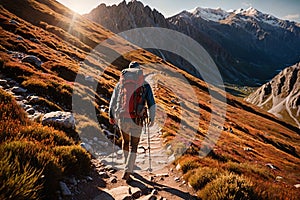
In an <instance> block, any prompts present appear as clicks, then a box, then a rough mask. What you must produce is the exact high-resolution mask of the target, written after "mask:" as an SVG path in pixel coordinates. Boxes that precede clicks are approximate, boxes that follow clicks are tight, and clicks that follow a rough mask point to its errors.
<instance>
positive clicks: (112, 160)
mask: <svg viewBox="0 0 300 200" xmlns="http://www.w3.org/2000/svg"><path fill="white" fill-rule="evenodd" d="M117 128H118V126H117V125H116V124H115V125H114V137H113V153H112V157H111V162H112V167H114V157H115V155H114V154H115V140H116V134H117Z"/></svg>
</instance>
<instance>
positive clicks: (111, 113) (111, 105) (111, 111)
mask: <svg viewBox="0 0 300 200" xmlns="http://www.w3.org/2000/svg"><path fill="white" fill-rule="evenodd" d="M118 93H119V84H117V85H116V87H115V89H114V91H113V94H112V96H111V99H110V103H109V110H108V115H109V118H110V119H115V118H116V115H115V109H116V104H117V95H118Z"/></svg>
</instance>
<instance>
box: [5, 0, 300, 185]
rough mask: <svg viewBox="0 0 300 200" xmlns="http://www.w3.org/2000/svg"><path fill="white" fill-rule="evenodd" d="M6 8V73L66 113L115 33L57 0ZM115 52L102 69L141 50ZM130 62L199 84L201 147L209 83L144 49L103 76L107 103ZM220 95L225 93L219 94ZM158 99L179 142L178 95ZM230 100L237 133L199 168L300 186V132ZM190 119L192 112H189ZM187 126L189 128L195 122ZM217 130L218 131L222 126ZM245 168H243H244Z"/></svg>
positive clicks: (224, 138) (230, 122)
mask: <svg viewBox="0 0 300 200" xmlns="http://www.w3.org/2000/svg"><path fill="white" fill-rule="evenodd" d="M2 4H3V7H4V8H3V7H2V8H0V20H1V31H0V40H1V43H0V44H1V46H0V55H1V60H2V62H3V66H1V73H3V74H5V75H6V76H8V77H11V78H13V79H15V80H17V81H18V82H19V83H20V84H21V85H22V86H23V87H26V88H28V89H29V90H30V91H33V92H35V93H36V94H38V95H40V96H43V97H45V98H46V99H48V100H49V101H51V102H52V103H53V104H56V105H57V106H59V107H61V108H62V109H64V110H70V109H71V95H72V87H73V81H74V79H75V76H76V75H77V72H78V69H79V66H80V62H81V61H83V60H84V59H85V58H86V55H87V54H88V53H89V52H90V50H91V49H93V48H94V47H95V46H96V45H97V44H99V43H100V42H101V41H103V40H104V39H106V38H108V37H110V36H111V35H112V33H111V32H109V31H107V30H105V29H104V28H102V27H101V26H99V25H96V24H94V23H92V22H89V21H88V20H86V19H84V18H82V17H80V16H78V15H76V14H74V13H72V12H71V11H69V10H68V9H66V8H64V7H62V6H61V5H60V4H58V3H56V2H54V1H41V0H40V1H20V4H19V3H18V5H16V4H14V3H11V1H9V0H4V1H3V3H2ZM21 8H22V9H21ZM6 9H7V10H6ZM8 10H9V11H8ZM13 13H14V14H13ZM29 13H30V14H29ZM32 16H36V17H32ZM11 19H15V20H16V21H18V22H19V23H18V25H13V24H11V23H9V20H11ZM16 35H20V36H22V37H23V38H24V39H23V40H18V39H17V37H16ZM30 38H36V39H38V41H39V42H34V41H31V40H30ZM107 46H108V48H107V49H106V52H100V53H98V56H99V58H100V63H102V64H103V65H105V64H107V65H108V63H107V57H106V55H107V54H108V53H118V51H119V50H124V49H128V50H130V49H132V50H133V49H134V48H133V46H132V45H130V44H128V42H126V41H123V40H121V39H119V38H117V39H116V40H115V41H114V42H112V43H110V44H108V45H107ZM8 50H10V51H11V50H13V51H19V52H23V53H26V54H33V55H36V56H38V57H39V58H40V59H41V60H42V61H43V65H42V67H41V68H40V69H37V68H35V67H34V66H31V65H29V64H22V63H20V61H19V60H18V59H17V58H13V57H12V56H11V55H10V54H8V53H7V51H8ZM129 60H138V61H140V62H141V63H156V64H161V66H163V69H164V70H169V71H171V72H174V71H177V72H180V73H181V74H183V75H184V76H185V77H186V78H187V79H188V80H189V81H190V82H191V83H192V84H193V88H194V90H195V91H196V94H197V97H198V100H199V102H198V103H199V105H200V108H199V111H200V113H201V121H200V125H199V128H198V133H199V137H198V140H199V141H201V139H203V137H204V136H205V133H206V132H207V129H208V127H209V120H210V116H211V114H210V110H211V105H210V101H209V100H210V96H209V94H208V92H207V90H206V89H205V88H206V87H207V86H206V84H205V83H203V82H202V81H200V80H198V79H196V78H194V77H192V76H190V75H188V74H186V73H185V72H183V71H181V70H178V69H176V68H175V67H174V66H171V65H170V64H168V63H165V62H163V61H162V60H161V59H159V58H157V57H156V56H153V55H151V54H150V53H148V52H146V51H144V50H135V51H132V52H131V53H129V54H127V55H122V56H121V55H120V58H119V59H117V60H116V61H115V62H113V63H112V64H111V65H110V68H107V69H106V71H105V75H103V76H101V77H100V78H99V77H98V78H97V77H96V78H97V79H98V90H100V91H101V93H102V94H105V95H106V97H110V95H111V92H112V89H113V86H114V84H115V83H116V82H117V80H118V75H119V73H120V69H122V68H124V67H125V66H126V65H127V64H128V63H129ZM89 62H90V63H91V64H93V65H94V67H95V68H96V69H101V67H102V65H101V64H99V62H96V61H94V60H92V59H91V60H89ZM153 70H154V71H157V72H158V73H159V71H160V70H161V68H158V67H155V66H154V67H153ZM80 73H81V74H80V75H81V76H84V75H85V74H88V73H90V72H87V71H81V72H80ZM80 75H79V76H80ZM173 81H174V84H182V85H183V87H185V85H184V83H176V81H177V80H173ZM81 87H82V90H87V87H86V86H83V85H82V86H81ZM45 91H47V95H45ZM216 91H218V90H217V89H216ZM155 92H156V98H157V102H158V104H159V105H160V106H161V107H164V109H165V110H166V112H167V115H168V119H167V120H166V124H165V126H164V127H163V132H164V133H165V137H166V142H169V141H170V140H172V138H173V136H172V135H176V130H177V125H178V122H177V121H178V117H177V118H176V115H178V116H180V115H179V113H180V112H179V111H178V112H177V114H176V112H174V110H173V109H172V107H173V106H176V105H175V104H174V103H172V102H171V100H172V99H173V98H174V97H175V96H174V94H173V96H172V95H170V91H168V89H167V88H164V87H158V88H157V89H156V91H155ZM93 95H94V96H96V97H97V98H96V99H97V103H98V105H105V106H106V107H107V106H108V101H107V99H106V98H104V97H100V96H98V95H97V94H95V92H94V91H91V96H93ZM227 101H228V107H227V113H226V123H225V126H227V127H232V128H233V131H234V134H230V133H228V132H225V131H224V132H222V134H221V137H220V140H219V141H218V143H217V145H216V147H215V148H214V150H213V152H212V153H211V154H210V155H209V156H208V157H207V158H205V159H204V160H200V161H199V160H196V162H199V163H200V166H203V165H208V166H210V167H224V168H226V167H228V166H227V165H230V163H232V162H233V163H246V164H249V165H253V166H259V167H260V168H262V169H264V170H266V171H268V172H269V173H273V172H271V170H270V169H268V168H267V167H266V166H265V164H267V163H272V164H273V165H275V166H276V167H278V168H279V169H280V170H276V171H274V174H275V175H274V176H271V178H269V179H268V180H269V181H270V182H272V181H273V179H274V178H275V176H282V177H284V181H285V182H286V183H287V184H288V187H290V186H291V185H293V184H296V183H299V181H300V180H299V175H300V173H299V172H300V168H299V166H300V159H299V157H300V146H299V144H300V136H299V134H297V132H299V129H297V128H295V127H293V126H291V125H289V124H286V123H284V122H282V121H280V120H278V119H275V118H274V117H273V116H272V115H270V114H268V113H266V112H265V111H263V110H260V109H259V108H257V107H255V106H252V105H250V104H247V103H245V102H242V101H241V100H240V99H237V98H235V97H233V96H231V95H229V94H227ZM192 103H193V102H191V104H192ZM98 105H96V109H97V110H98V112H99V113H100V111H99V110H100V109H99V108H98ZM187 112H191V111H189V110H188V109H187ZM99 120H100V122H101V123H107V114H106V113H101V114H100V117H99ZM181 120H182V121H185V122H186V124H188V123H189V121H190V120H191V119H188V118H186V119H181ZM87 121H88V120H87ZM96 128H97V127H96ZM214 128H215V129H216V130H217V127H214ZM186 132H187V134H188V133H189V132H192V130H191V129H190V128H189V126H187V129H186ZM197 145H199V143H197V142H195V141H194V148H195V149H197V148H198V147H197ZM244 147H251V148H252V149H253V151H244ZM194 157H197V156H194ZM193 159H194V158H193ZM238 167H241V166H239V165H238ZM241 169H242V167H241ZM242 171H243V170H242ZM243 173H245V174H246V175H247V176H249V177H255V178H256V175H255V173H248V174H247V173H246V172H245V171H243ZM260 178H261V177H260ZM258 179H259V178H258ZM272 187H273V186H272Z"/></svg>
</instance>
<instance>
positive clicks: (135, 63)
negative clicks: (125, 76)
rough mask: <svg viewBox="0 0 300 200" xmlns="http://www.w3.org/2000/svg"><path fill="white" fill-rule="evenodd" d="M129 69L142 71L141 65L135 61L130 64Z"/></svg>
mask: <svg viewBox="0 0 300 200" xmlns="http://www.w3.org/2000/svg"><path fill="white" fill-rule="evenodd" d="M128 68H138V69H140V64H139V63H138V62H136V61H133V62H131V63H130V64H129V67H128Z"/></svg>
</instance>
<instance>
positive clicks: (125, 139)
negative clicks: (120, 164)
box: [122, 131, 130, 163]
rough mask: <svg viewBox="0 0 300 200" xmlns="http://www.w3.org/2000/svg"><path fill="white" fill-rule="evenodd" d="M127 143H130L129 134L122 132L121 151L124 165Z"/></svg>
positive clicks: (126, 157) (127, 149) (126, 155)
mask: <svg viewBox="0 0 300 200" xmlns="http://www.w3.org/2000/svg"><path fill="white" fill-rule="evenodd" d="M129 142H130V136H129V134H128V133H125V132H124V131H122V150H123V155H124V163H126V162H127V159H128V152H129Z"/></svg>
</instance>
